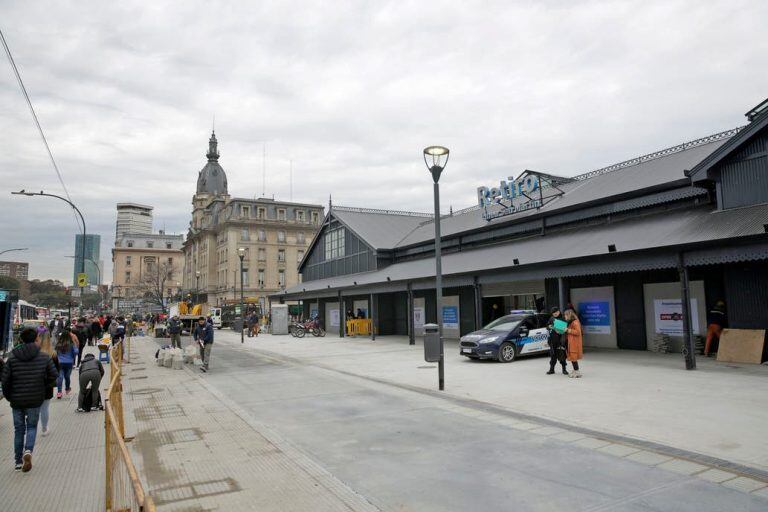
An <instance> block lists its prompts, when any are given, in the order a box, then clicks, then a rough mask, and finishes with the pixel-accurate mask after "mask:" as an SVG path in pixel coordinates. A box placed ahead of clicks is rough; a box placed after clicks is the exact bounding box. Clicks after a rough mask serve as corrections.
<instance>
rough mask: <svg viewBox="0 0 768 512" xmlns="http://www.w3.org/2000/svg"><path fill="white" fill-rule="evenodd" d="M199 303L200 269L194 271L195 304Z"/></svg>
mask: <svg viewBox="0 0 768 512" xmlns="http://www.w3.org/2000/svg"><path fill="white" fill-rule="evenodd" d="M199 303H200V271H199V270H198V271H197V272H195V304H199Z"/></svg>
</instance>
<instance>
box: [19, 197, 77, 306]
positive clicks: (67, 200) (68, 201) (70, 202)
mask: <svg viewBox="0 0 768 512" xmlns="http://www.w3.org/2000/svg"><path fill="white" fill-rule="evenodd" d="M11 194H13V195H22V196H30V197H32V196H45V197H55V198H56V199H61V200H62V201H64V202H65V203H67V204H68V205H69V206H71V207H72V209H73V210H75V211H76V212H77V214H78V215H80V222H82V223H83V247H82V249H81V250H80V255H81V260H80V273H81V274H85V219H84V218H83V213H82V212H81V211H80V209H79V208H78V207H77V206H75V203H73V202H72V201H70V200H69V199H67V198H65V197H61V196H57V195H56V194H46V193H45V192H43V191H42V190H41V191H40V192H26V191H25V190H24V189H21V190H19V191H18V192H11ZM72 284H76V283H72ZM82 295H83V287H82V286H81V287H80V296H81V297H82ZM82 313H83V301H82V300H80V314H82Z"/></svg>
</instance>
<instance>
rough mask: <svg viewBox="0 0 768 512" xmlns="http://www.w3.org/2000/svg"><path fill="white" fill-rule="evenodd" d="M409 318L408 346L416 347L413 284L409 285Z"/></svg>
mask: <svg viewBox="0 0 768 512" xmlns="http://www.w3.org/2000/svg"><path fill="white" fill-rule="evenodd" d="M407 300H408V308H407V309H408V313H407V315H408V318H407V319H406V320H407V323H406V325H407V326H408V344H409V345H415V344H416V330H415V329H414V326H413V287H412V286H411V283H408V299H407Z"/></svg>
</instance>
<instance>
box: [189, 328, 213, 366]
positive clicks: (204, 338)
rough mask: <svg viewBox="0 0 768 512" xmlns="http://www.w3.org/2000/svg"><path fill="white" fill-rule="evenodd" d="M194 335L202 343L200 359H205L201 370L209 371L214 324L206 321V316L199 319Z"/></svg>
mask: <svg viewBox="0 0 768 512" xmlns="http://www.w3.org/2000/svg"><path fill="white" fill-rule="evenodd" d="M192 337H193V338H194V339H195V341H197V342H198V343H199V344H200V359H202V360H203V366H201V367H200V371H202V372H207V371H208V363H209V362H210V360H211V347H212V346H213V326H212V325H211V324H209V323H208V322H206V320H205V317H204V316H201V317H200V318H198V319H197V327H195V332H193V333H192Z"/></svg>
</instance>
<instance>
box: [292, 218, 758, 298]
mask: <svg viewBox="0 0 768 512" xmlns="http://www.w3.org/2000/svg"><path fill="white" fill-rule="evenodd" d="M764 224H768V205H758V206H753V207H748V208H740V209H735V210H725V211H713V210H711V206H704V207H699V208H695V209H690V210H682V211H681V210H675V211H670V212H664V213H657V214H653V215H646V216H640V217H635V218H631V219H627V220H622V221H617V222H613V223H610V224H605V225H599V226H590V227H587V228H578V229H569V230H566V231H561V232H559V233H558V232H550V233H548V234H547V235H544V236H531V237H527V238H523V239H519V240H514V241H509V242H506V243H503V244H499V245H495V246H486V247H482V248H479V249H475V250H470V251H463V252H458V253H451V254H446V255H444V256H443V273H444V275H446V276H449V275H455V274H466V273H474V272H487V271H488V270H494V269H503V268H510V267H513V260H514V259H517V260H518V261H519V267H515V268H520V269H521V270H522V269H523V268H525V266H527V265H534V264H542V263H550V264H554V265H556V264H557V262H558V261H563V262H565V261H568V260H576V259H579V258H587V257H594V256H605V255H608V245H609V244H614V245H616V249H617V254H621V253H627V252H633V251H643V250H647V249H658V248H665V247H674V246H680V245H686V244H694V243H699V242H713V241H717V240H728V239H733V238H738V237H744V236H752V235H760V234H763V233H764V228H763V225H764ZM434 275H435V261H434V259H432V258H425V259H419V260H414V261H407V262H402V263H396V264H394V265H390V266H389V267H386V268H384V269H381V270H377V271H373V272H365V273H360V274H353V275H348V276H341V277H337V278H331V279H322V280H318V281H309V282H306V283H302V284H300V285H298V286H295V287H293V288H291V289H289V290H287V293H289V294H290V293H301V292H302V290H303V289H306V290H307V291H313V290H322V289H328V288H329V287H330V288H331V289H336V288H353V287H354V286H355V285H354V283H355V282H357V286H361V285H369V284H375V283H382V282H387V281H388V280H391V281H410V280H418V279H424V278H430V277H433V276H434Z"/></svg>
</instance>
